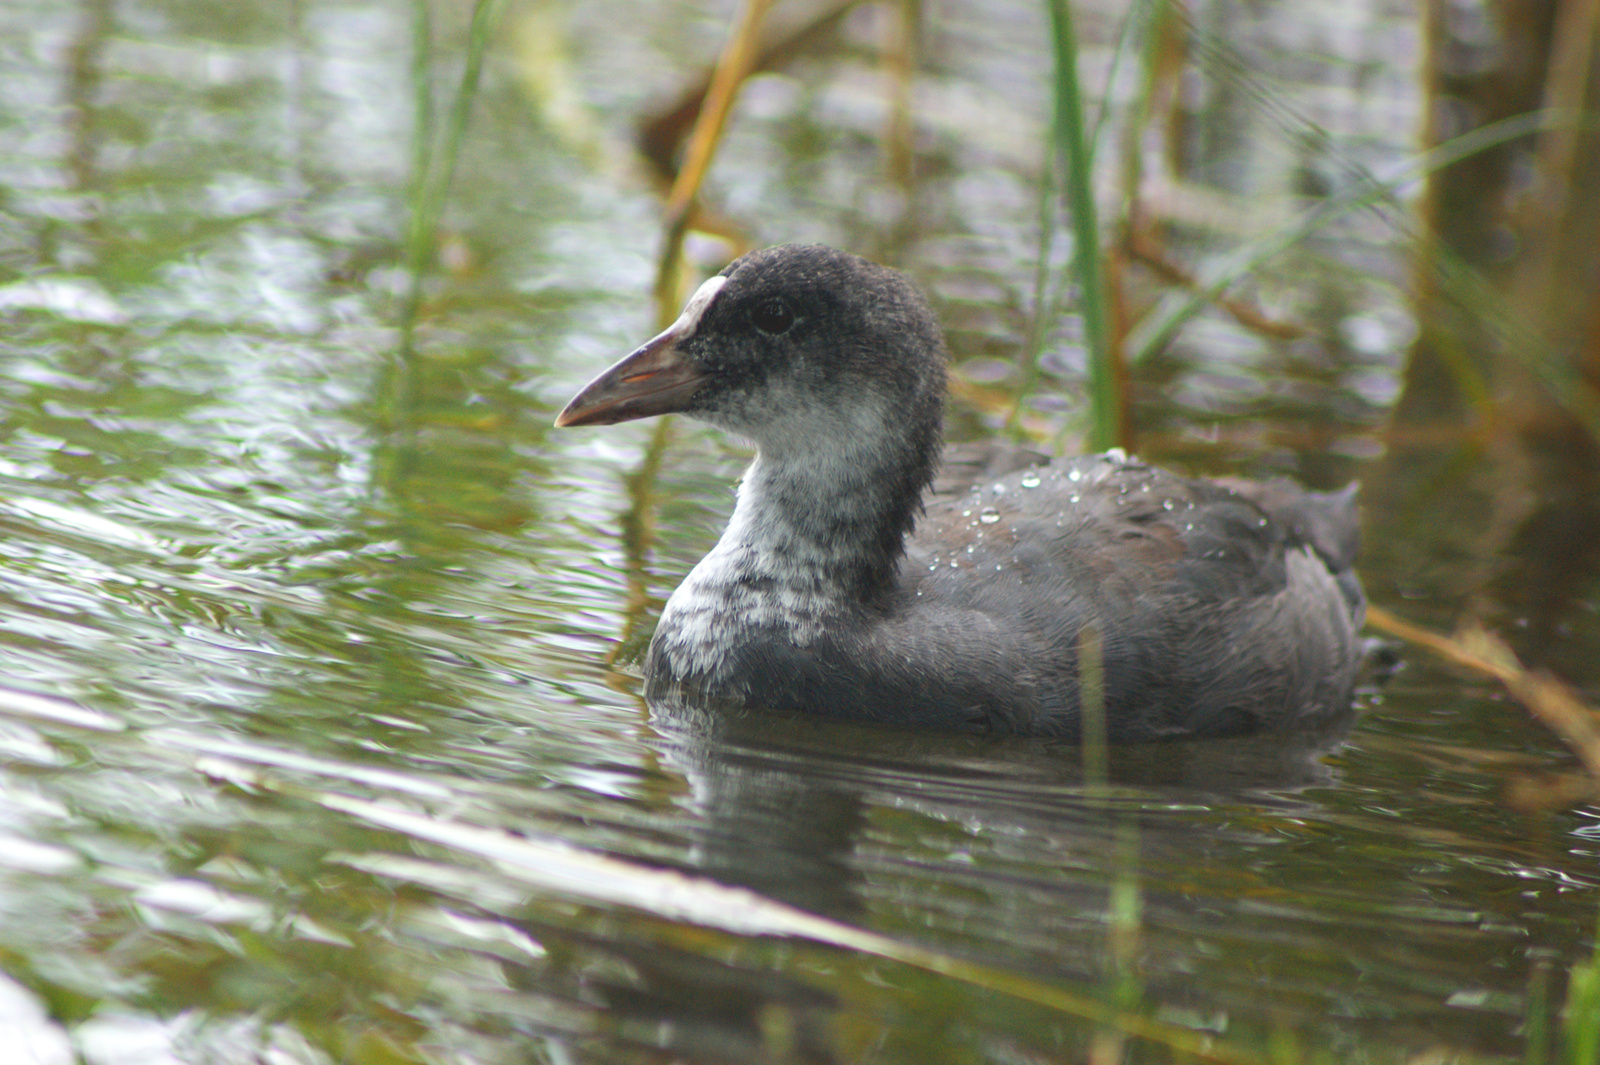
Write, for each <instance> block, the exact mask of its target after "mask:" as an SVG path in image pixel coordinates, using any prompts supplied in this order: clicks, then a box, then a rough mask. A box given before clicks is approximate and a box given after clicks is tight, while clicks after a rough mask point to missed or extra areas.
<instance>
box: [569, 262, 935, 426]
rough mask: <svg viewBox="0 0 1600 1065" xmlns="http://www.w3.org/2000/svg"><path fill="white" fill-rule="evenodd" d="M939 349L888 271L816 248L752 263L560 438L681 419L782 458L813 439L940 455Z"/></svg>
mask: <svg viewBox="0 0 1600 1065" xmlns="http://www.w3.org/2000/svg"><path fill="white" fill-rule="evenodd" d="M944 364H945V354H944V340H943V337H942V335H941V334H940V331H939V326H938V323H937V322H936V321H935V320H934V317H933V313H932V311H930V310H929V308H928V305H927V303H926V302H925V301H924V300H923V298H922V297H921V295H920V294H919V293H918V292H917V290H916V289H915V288H914V287H913V286H912V285H911V283H910V282H909V281H907V280H906V278H905V277H904V276H903V275H901V274H900V273H899V272H897V271H895V270H890V269H887V268H886V267H882V266H878V265H877V264H875V263H870V262H868V261H867V260H865V259H862V258H858V257H857V256H854V255H849V254H846V253H845V252H842V251H838V250H836V249H834V248H830V247H827V246H825V245H820V244H785V245H779V246H777V247H773V248H764V249H762V250H760V251H754V252H751V253H750V254H748V255H746V256H744V257H743V258H740V259H738V260H737V261H735V262H734V263H732V264H731V265H729V266H728V268H727V269H725V270H723V271H722V273H721V274H719V275H718V276H716V277H714V278H712V279H710V280H709V281H707V282H706V283H705V284H704V285H702V286H701V287H700V289H699V291H697V292H696V293H695V294H694V296H693V297H692V298H691V299H690V300H689V303H688V305H687V306H686V307H685V308H684V311H683V314H682V316H680V317H679V318H678V320H677V321H676V322H674V323H673V324H672V325H671V326H669V327H668V328H667V329H666V331H665V332H663V333H662V334H661V335H660V336H657V337H655V338H654V339H653V340H651V341H649V342H648V343H646V344H645V345H643V346H642V347H640V348H639V349H638V350H637V351H635V352H633V353H632V354H630V355H629V356H628V357H627V358H625V359H623V360H622V361H621V362H619V363H617V364H616V365H615V366H612V367H611V368H610V369H608V370H607V371H606V372H605V373H603V374H601V375H600V376H599V377H598V378H596V379H595V380H594V381H593V382H591V383H590V384H589V385H588V386H587V387H586V388H584V390H583V391H582V392H580V393H579V394H578V395H577V396H576V397H575V398H574V399H573V400H572V402H571V403H569V404H567V407H566V409H565V410H563V411H562V412H561V416H560V417H559V418H557V419H556V424H557V425H603V424H609V423H612V422H619V421H627V420H630V419H633V418H643V417H648V416H650V415H653V414H665V413H669V412H680V413H683V414H687V415H689V416H691V417H694V418H698V419H700V420H701V421H705V422H709V423H710V424H712V425H715V426H718V427H720V428H723V429H726V430H728V431H730V432H733V433H737V434H739V435H740V436H744V437H747V438H749V439H751V440H753V441H754V442H755V443H756V444H757V446H759V447H760V448H761V450H762V452H763V453H764V454H767V455H769V456H772V457H777V456H778V455H780V454H783V453H787V452H790V451H791V450H793V449H796V448H801V449H805V448H810V447H813V446H814V445H815V441H817V440H818V439H823V440H827V439H834V438H840V437H849V438H851V439H855V440H861V439H862V438H863V436H866V437H875V436H876V435H877V432H878V429H879V427H881V426H887V427H889V428H891V429H892V430H893V431H894V432H895V434H896V435H897V436H899V437H900V438H901V439H902V440H904V442H905V443H906V444H907V445H910V446H911V447H913V448H916V449H928V448H930V447H931V449H932V450H935V451H936V450H937V445H938V437H939V430H940V424H941V421H942V417H943V404H944V388H945V369H944Z"/></svg>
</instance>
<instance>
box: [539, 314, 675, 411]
mask: <svg viewBox="0 0 1600 1065" xmlns="http://www.w3.org/2000/svg"><path fill="white" fill-rule="evenodd" d="M678 339H679V333H678V324H677V323H675V324H674V325H673V326H672V327H670V328H668V329H667V331H666V332H664V333H662V334H661V335H660V336H658V337H656V338H655V339H654V340H650V341H648V342H646V343H645V344H644V345H643V346H641V347H640V348H639V349H638V350H636V351H634V352H633V353H632V354H631V355H629V356H627V357H626V358H624V359H623V360H621V361H620V362H618V363H616V364H615V365H614V366H612V367H611V368H609V369H608V370H606V371H605V372H604V373H602V374H601V375H600V376H599V377H596V378H595V379H594V380H593V381H590V382H589V383H588V384H587V385H584V386H583V391H581V392H579V393H578V394H577V395H576V396H573V397H572V402H570V403H568V404H567V405H566V408H565V409H563V410H562V412H561V413H560V414H559V415H557V416H556V425H557V426H558V427H562V426H568V425H613V424H615V423H616V422H626V421H632V420H633V419H635V418H648V417H650V416H651V415H655V414H671V413H673V412H674V411H681V410H683V409H684V407H686V406H687V405H688V403H689V400H690V398H692V397H693V396H694V394H695V393H696V392H698V391H699V390H700V385H701V384H702V383H703V382H704V381H705V375H704V374H702V373H701V372H700V371H699V369H697V368H696V367H695V366H694V365H693V364H691V363H690V362H689V360H688V359H686V358H684V355H683V352H682V351H680V350H678Z"/></svg>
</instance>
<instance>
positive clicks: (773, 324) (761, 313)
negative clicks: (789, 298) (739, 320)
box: [750, 300, 794, 335]
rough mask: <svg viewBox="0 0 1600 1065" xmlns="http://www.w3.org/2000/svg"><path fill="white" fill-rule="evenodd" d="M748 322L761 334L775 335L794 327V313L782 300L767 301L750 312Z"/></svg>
mask: <svg viewBox="0 0 1600 1065" xmlns="http://www.w3.org/2000/svg"><path fill="white" fill-rule="evenodd" d="M750 320H751V321H752V322H754V323H755V326H756V328H757V329H759V330H761V331H762V332H763V333H772V334H774V335H776V334H778V333H782V332H786V331H787V330H788V328H789V327H790V326H791V325H794V312H793V311H791V310H790V309H789V305H788V304H787V303H785V302H783V301H782V300H767V301H765V302H763V303H758V304H757V305H756V308H755V310H753V311H751V312H750Z"/></svg>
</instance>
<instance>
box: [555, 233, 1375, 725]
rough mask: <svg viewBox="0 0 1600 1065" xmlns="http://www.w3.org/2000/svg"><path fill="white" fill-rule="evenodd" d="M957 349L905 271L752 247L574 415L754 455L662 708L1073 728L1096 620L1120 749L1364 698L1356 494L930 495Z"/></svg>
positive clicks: (1157, 487)
mask: <svg viewBox="0 0 1600 1065" xmlns="http://www.w3.org/2000/svg"><path fill="white" fill-rule="evenodd" d="M945 360H946V356H945V348H944V341H943V338H942V336H941V333H940V330H939V326H938V323H937V321H936V320H935V318H934V316H933V313H932V311H931V310H930V309H929V307H928V305H927V303H926V302H925V301H924V300H923V299H922V297H921V296H920V295H919V294H918V292H917V290H916V289H915V288H914V287H913V286H912V285H911V284H910V283H909V282H908V281H907V280H906V279H905V278H904V277H903V276H902V275H901V274H899V273H897V272H896V271H894V270H890V269H886V268H884V267H881V266H877V265H875V264H873V263H870V262H867V261H866V260H864V259H860V258H857V257H856V256H853V255H848V254H846V253H844V252H841V251H837V250H835V249H833V248H829V247H825V246H820V245H784V246H779V247H774V248H767V249H764V250H761V251H756V252H752V253H750V254H748V255H746V256H744V257H743V258H741V259H739V260H738V261H736V262H734V263H733V264H732V265H730V266H729V267H728V268H727V269H726V270H724V271H722V273H721V274H719V275H717V276H716V277H713V278H711V279H710V280H709V281H707V282H706V283H705V284H703V285H702V286H701V287H700V288H699V290H698V291H697V292H695V294H694V296H693V297H692V298H691V299H690V300H689V302H688V305H687V306H686V307H685V308H684V310H683V313H682V315H681V316H680V317H679V318H678V320H677V321H676V322H674V323H673V324H672V325H671V326H670V327H668V328H667V330H666V331H665V332H663V333H662V334H661V335H660V336H657V337H656V338H654V339H653V340H650V341H649V342H647V343H646V344H644V345H643V346H642V347H640V348H639V349H638V350H636V351H634V352H633V353H632V354H630V355H628V356H627V357H626V358H624V359H622V360H621V361H620V362H618V363H617V364H616V365H614V366H612V367H611V368H610V369H608V370H606V371H605V372H604V373H602V374H601V375H600V376H599V377H597V378H595V380H594V381H592V382H591V383H590V384H589V385H588V386H586V387H585V388H584V389H583V390H582V391H581V392H579V393H578V395H577V396H576V397H574V398H573V400H572V402H571V403H569V404H567V407H566V409H565V410H563V411H562V412H561V415H560V416H559V417H558V418H557V419H556V424H557V425H558V426H573V425H606V424H611V423H614V422H621V421H627V420H629V419H633V418H644V417H648V416H650V415H654V414H665V413H668V412H681V413H683V414H687V415H689V416H690V417H693V418H697V419H699V420H701V421H704V422H708V423H710V424H711V425H714V426H717V427H719V428H721V429H724V430H727V431H728V432H731V433H735V434H738V435H739V436H742V437H745V438H747V439H749V440H750V441H753V442H754V444H755V445H756V449H757V451H756V457H755V461H754V462H753V463H752V464H751V465H750V468H749V469H748V470H747V471H746V472H745V475H744V479H743V481H742V483H741V484H740V486H739V491H738V502H737V504H736V506H735V507H734V511H733V517H732V518H731V519H730V520H729V522H728V527H727V530H726V531H725V532H724V533H723V534H722V539H721V540H720V541H718V543H717V545H716V547H715V548H713V549H712V551H711V553H710V554H708V555H706V557H705V558H704V559H702V560H701V561H700V563H699V564H698V565H697V566H695V567H694V569H693V570H692V571H691V572H690V573H689V575H688V577H687V578H685V579H684V581H683V583H682V584H681V585H679V587H678V590H677V591H675V592H674V593H673V594H672V597H671V598H670V599H669V600H668V601H667V606H666V609H665V611H664V612H663V613H662V615H661V621H660V624H659V625H658V626H657V628H656V632H655V637H654V639H652V640H651V643H650V650H649V654H648V656H647V658H646V661H645V675H646V687H645V694H646V698H647V699H648V700H649V701H650V702H651V704H652V705H653V706H660V705H664V704H685V705H691V706H694V707H696V708H699V709H702V710H703V709H706V708H710V709H712V710H713V711H716V710H723V709H756V708H771V709H779V710H798V711H805V712H809V713H813V714H818V715H823V716H828V717H837V718H848V719H852V720H858V721H871V722H881V723H886V724H894V725H900V726H906V727H912V728H927V729H951V730H964V731H988V732H1006V733H1017V734H1027V735H1037V736H1055V737H1063V738H1075V737H1078V736H1079V735H1080V733H1081V728H1082V725H1081V720H1080V717H1081V712H1080V689H1079V667H1078V658H1079V651H1080V647H1083V646H1093V643H1092V641H1091V642H1090V643H1085V642H1084V640H1083V633H1084V631H1085V629H1086V628H1092V629H1093V630H1094V632H1095V633H1097V634H1098V637H1099V640H1098V642H1099V645H1100V648H1101V652H1100V657H1101V676H1102V691H1103V700H1102V706H1103V712H1104V714H1105V729H1106V734H1107V735H1108V737H1109V738H1110V739H1112V740H1113V741H1132V740H1149V739H1159V738H1176V737H1188V736H1220V735H1230V734H1239V733H1246V732H1253V731H1257V730H1263V729H1274V728H1313V727H1320V726H1323V725H1326V724H1328V723H1329V722H1332V721H1335V720H1336V719H1338V718H1340V717H1341V716H1343V715H1345V714H1346V713H1347V712H1348V711H1349V707H1350V701H1351V687H1352V684H1353V679H1354V674H1355V670H1356V664H1357V657H1358V650H1357V646H1358V645H1357V638H1356V630H1357V629H1358V628H1359V626H1360V624H1361V619H1362V613H1363V610H1364V600H1363V597H1362V594H1361V589H1360V585H1359V584H1358V583H1357V581H1356V578H1355V575H1354V573H1353V572H1352V569H1351V567H1352V565H1353V563H1354V556H1355V528H1356V518H1355V502H1354V493H1353V492H1350V491H1347V492H1343V493H1335V494H1327V495H1322V494H1317V493H1311V492H1305V491H1302V490H1301V489H1299V488H1298V487H1296V486H1293V485H1290V484H1287V483H1284V482H1277V483H1274V484H1272V485H1265V486H1263V485H1254V484H1251V483H1249V482H1236V483H1230V484H1222V483H1218V482H1211V481H1205V480H1196V479H1191V478H1186V477H1180V476H1178V475H1176V474H1173V473H1169V472H1167V471H1165V470H1161V469H1157V468H1155V467H1152V466H1148V465H1145V464H1144V463H1142V462H1138V461H1135V460H1133V459H1130V458H1128V457H1126V456H1125V455H1123V454H1122V453H1121V452H1118V451H1112V452H1108V453H1106V454H1103V455H1091V456H1087V457H1081V458H1071V459H1058V460H1056V461H1054V462H1052V463H1049V464H1048V465H1043V466H1039V467H1036V468H1031V469H1026V470H1023V471H1020V472H1017V473H1013V474H1011V475H1009V476H1006V477H1002V478H999V479H994V480H990V481H986V482H985V483H983V484H980V485H978V486H976V487H975V488H973V489H972V490H971V492H970V493H969V494H966V495H964V496H957V497H954V498H936V499H934V500H932V501H931V502H930V501H925V499H924V496H925V494H926V493H927V490H928V488H929V486H930V484H931V483H932V480H933V476H934V472H935V468H936V467H937V465H938V463H939V461H940V455H941V430H942V424H943V411H944V397H945Z"/></svg>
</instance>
